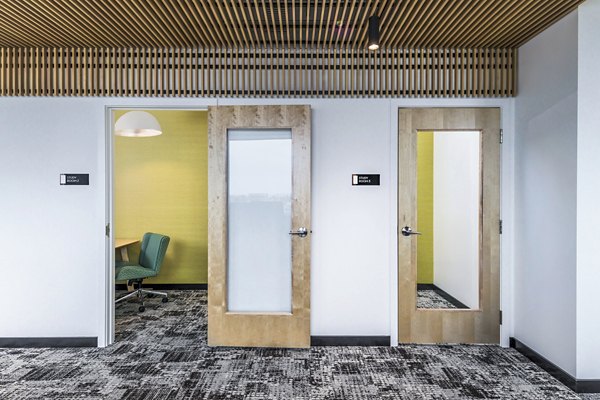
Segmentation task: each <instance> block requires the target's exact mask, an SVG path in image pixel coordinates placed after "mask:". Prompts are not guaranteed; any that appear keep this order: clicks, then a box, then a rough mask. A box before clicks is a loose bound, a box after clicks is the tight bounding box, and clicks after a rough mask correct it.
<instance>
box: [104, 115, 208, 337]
mask: <svg viewBox="0 0 600 400" xmlns="http://www.w3.org/2000/svg"><path fill="white" fill-rule="evenodd" d="M131 112H144V113H147V114H149V115H151V116H152V117H153V118H155V120H156V121H157V123H158V124H159V125H160V129H161V133H162V134H153V135H150V136H143V137H139V136H126V135H119V134H118V133H117V132H116V129H115V123H116V122H117V121H118V120H119V119H120V118H122V117H123V116H127V115H128V113H130V114H131ZM108 114H109V115H108V120H107V121H108V123H109V129H108V131H109V134H110V136H109V141H107V144H109V146H108V147H109V149H110V155H109V157H108V159H109V163H108V164H109V169H110V175H109V176H110V177H111V178H110V179H109V185H108V186H109V187H108V191H109V194H110V199H111V204H110V207H109V210H108V214H109V215H108V221H110V225H109V226H108V227H107V228H109V229H107V232H108V242H109V245H108V246H107V247H108V249H107V251H108V252H109V253H110V254H109V256H108V257H107V258H108V259H109V265H108V270H107V275H108V276H109V279H110V281H109V282H110V284H109V286H110V290H109V291H110V293H109V296H108V300H109V302H110V305H108V307H110V311H111V313H110V314H111V317H110V318H109V325H111V326H110V327H109V332H108V334H107V337H108V338H109V343H108V344H110V343H112V342H113V341H115V342H119V341H120V339H122V338H124V337H131V335H134V334H137V333H138V332H141V331H143V330H144V329H145V328H146V325H148V324H149V323H151V322H152V321H160V320H164V318H166V317H167V316H168V315H171V316H173V317H175V318H176V314H177V313H176V312H174V310H175V308H176V307H177V306H178V305H177V304H170V303H172V302H175V303H177V302H182V301H185V302H187V301H188V300H189V299H188V297H190V296H191V297H190V298H192V297H194V296H195V297H198V296H204V297H206V285H207V274H208V271H207V269H208V268H207V262H208V261H207V252H208V237H207V236H208V117H207V109H206V108H186V109H182V108H173V109H165V108H117V107H115V108H109V109H108ZM150 234H155V235H150ZM139 267H143V268H144V269H141V268H139ZM139 289H142V291H140V290H139ZM190 289H191V290H190ZM183 290H185V292H183ZM183 294H185V295H183ZM119 299H122V301H119ZM115 301H117V304H116V305H115ZM179 306H180V307H181V306H182V305H181V304H180V305H179ZM186 306H187V305H186ZM171 309H173V310H171ZM110 322H112V324H110Z"/></svg>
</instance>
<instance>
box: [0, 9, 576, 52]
mask: <svg viewBox="0 0 600 400" xmlns="http://www.w3.org/2000/svg"><path fill="white" fill-rule="evenodd" d="M582 1H583V0H397V1H394V0H332V1H313V0H258V1H242V0H202V1H201V0H27V1H24V0H0V47H5V48H17V47H21V48H26V47H27V48H36V47H37V48H42V47H45V48H57V47H58V48H198V47H200V48H224V47H227V48H240V47H241V48H261V47H270V48H290V47H291V48H315V47H323V48H327V47H335V48H339V47H352V48H360V47H363V46H366V41H367V19H368V17H369V16H370V15H373V14H378V15H380V16H381V22H380V27H381V44H382V47H383V48H400V47H402V48H499V49H502V48H515V47H518V46H520V45H521V44H523V43H524V42H526V41H527V40H529V39H530V38H531V37H533V36H535V35H536V34H537V33H539V32H540V31H542V30H543V29H545V28H546V27H548V26H549V25H551V24H552V23H553V22H555V21H557V20H558V19H560V18H561V17H562V16H564V15H565V14H567V13H568V12H570V11H572V10H573V9H574V8H575V7H576V6H577V5H579V4H580V3H582Z"/></svg>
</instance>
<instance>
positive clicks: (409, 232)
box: [401, 226, 422, 236]
mask: <svg viewBox="0 0 600 400" xmlns="http://www.w3.org/2000/svg"><path fill="white" fill-rule="evenodd" d="M401 232H402V236H410V235H421V234H422V233H421V232H415V231H413V230H412V228H411V227H410V226H405V227H404V228H402V231H401Z"/></svg>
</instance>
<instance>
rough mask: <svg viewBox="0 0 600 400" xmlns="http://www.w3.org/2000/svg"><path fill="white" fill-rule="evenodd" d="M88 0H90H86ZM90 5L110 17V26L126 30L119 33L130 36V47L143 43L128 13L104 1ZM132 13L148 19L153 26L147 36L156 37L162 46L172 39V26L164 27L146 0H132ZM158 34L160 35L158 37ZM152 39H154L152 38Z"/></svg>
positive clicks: (141, 18) (139, 17)
mask: <svg viewBox="0 0 600 400" xmlns="http://www.w3.org/2000/svg"><path fill="white" fill-rule="evenodd" d="M84 1H88V0H84ZM89 4H90V7H94V8H95V9H97V10H100V13H101V14H102V15H105V18H107V19H109V20H110V21H111V22H110V26H111V27H112V28H113V29H116V28H117V27H120V28H121V29H123V30H124V31H120V32H119V33H123V34H124V35H126V36H127V37H128V41H129V47H135V46H136V45H142V43H140V41H143V40H142V39H141V38H139V37H138V36H137V35H136V33H135V31H133V28H132V27H130V26H129V25H130V23H129V20H130V19H131V18H132V17H131V16H130V17H128V16H127V14H123V13H120V12H115V13H113V11H112V10H111V7H110V5H107V4H106V3H105V2H104V1H97V2H90V3H89ZM129 5H131V6H133V7H131V8H129V10H130V13H131V14H130V15H133V16H134V17H133V18H138V19H139V20H140V21H141V20H146V21H147V23H149V24H150V25H151V26H152V28H151V30H149V31H148V34H147V35H146V37H150V38H154V39H153V40H156V41H157V42H158V43H159V44H160V45H161V46H165V44H166V43H168V42H169V41H172V40H173V39H172V35H173V33H172V32H171V31H170V27H166V28H167V30H165V29H163V27H164V24H163V23H162V22H161V20H160V19H159V18H158V17H157V16H156V15H155V13H154V12H153V11H152V10H151V9H150V7H149V5H148V4H147V2H146V1H143V0H142V1H140V0H135V1H131V2H130V4H129ZM130 32H132V33H130ZM157 35H158V37H157ZM150 41H152V39H150ZM107 47H125V46H107Z"/></svg>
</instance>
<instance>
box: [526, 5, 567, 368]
mask: <svg viewBox="0 0 600 400" xmlns="http://www.w3.org/2000/svg"><path fill="white" fill-rule="evenodd" d="M577 129H578V126H577V13H572V14H570V15H569V16H567V17H566V18H564V19H562V20H561V21H559V22H558V23H557V24H555V25H554V26H552V27H550V28H549V29H548V30H546V31H545V32H543V33H542V34H540V35H539V36H537V37H536V38H534V39H533V40H531V41H530V42H528V43H527V44H525V45H524V46H523V47H521V49H520V50H519V93H518V96H517V98H516V100H515V132H516V136H515V229H514V232H515V267H514V271H515V272H514V273H515V276H514V279H515V292H514V293H515V299H514V302H515V321H514V324H515V327H514V329H515V330H514V334H515V337H516V338H517V339H519V340H520V341H522V342H523V343H525V344H526V345H527V346H529V347H531V348H532V349H533V350H535V351H537V352H538V353H540V354H542V355H543V356H544V357H546V358H547V359H549V360H550V361H552V362H553V363H555V364H557V365H558V366H560V367H561V368H562V369H564V370H565V371H566V372H568V373H569V374H571V375H575V370H576V368H575V343H576V341H575V339H576V338H575V309H576V307H575V288H576V287H575V280H576V268H575V265H576V235H577V232H576V225H575V219H576V206H577V203H576V202H577V196H576V194H577V161H576V160H577Z"/></svg>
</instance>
